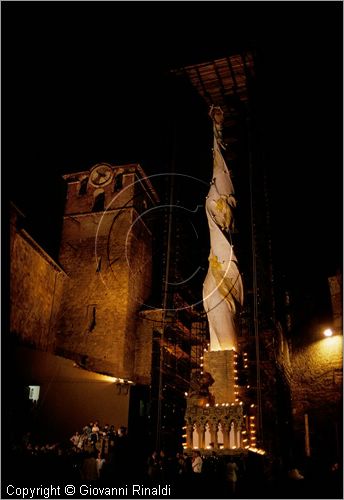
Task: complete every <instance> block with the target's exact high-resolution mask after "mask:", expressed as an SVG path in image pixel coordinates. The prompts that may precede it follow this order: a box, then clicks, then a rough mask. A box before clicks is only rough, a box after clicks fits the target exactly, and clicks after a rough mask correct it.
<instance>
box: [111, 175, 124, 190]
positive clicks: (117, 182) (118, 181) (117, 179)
mask: <svg viewBox="0 0 344 500" xmlns="http://www.w3.org/2000/svg"><path fill="white" fill-rule="evenodd" d="M122 187H123V174H122V173H120V174H117V175H116V177H115V183H114V187H113V191H114V193H117V192H118V191H120V190H121V189H122Z"/></svg>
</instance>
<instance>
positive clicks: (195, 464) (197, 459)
mask: <svg viewBox="0 0 344 500" xmlns="http://www.w3.org/2000/svg"><path fill="white" fill-rule="evenodd" d="M202 465H203V460H202V457H201V453H200V452H199V450H194V451H193V453H192V472H193V473H194V474H201V472H202Z"/></svg>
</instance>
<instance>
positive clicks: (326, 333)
mask: <svg viewBox="0 0 344 500" xmlns="http://www.w3.org/2000/svg"><path fill="white" fill-rule="evenodd" d="M324 335H325V337H332V335H333V331H332V330H331V328H326V330H324Z"/></svg>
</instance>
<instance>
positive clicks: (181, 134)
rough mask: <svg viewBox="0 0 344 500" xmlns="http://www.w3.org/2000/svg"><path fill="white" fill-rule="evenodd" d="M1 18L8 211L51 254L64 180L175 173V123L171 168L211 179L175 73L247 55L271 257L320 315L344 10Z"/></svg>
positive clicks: (252, 7)
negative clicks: (90, 174)
mask: <svg viewBox="0 0 344 500" xmlns="http://www.w3.org/2000/svg"><path fill="white" fill-rule="evenodd" d="M1 7H2V61H3V67H2V75H3V78H2V82H3V86H2V92H3V93H2V106H3V121H2V129H3V138H2V152H3V159H2V188H3V191H2V193H3V200H4V202H5V203H6V202H7V201H8V199H10V198H11V199H12V200H13V201H14V202H15V203H16V204H17V206H18V207H19V208H20V209H21V210H22V211H23V212H24V213H25V214H26V216H27V220H28V225H29V227H31V230H32V232H33V234H34V235H35V237H36V238H37V239H38V240H39V241H40V242H41V243H42V244H43V246H45V248H48V250H49V251H50V252H51V253H52V254H54V251H55V250H54V249H55V248H56V246H57V242H58V235H59V231H60V221H61V214H62V210H63V200H62V199H61V193H63V183H62V181H61V175H62V174H64V173H68V172H73V171H80V170H87V169H89V168H91V167H92V166H93V165H94V164H96V163H99V162H109V163H112V164H123V163H130V162H139V163H140V164H141V165H142V166H143V168H144V170H145V171H146V173H147V174H148V175H151V174H154V173H161V172H167V171H169V170H170V169H171V154H172V153H171V150H172V149H171V148H172V146H171V131H172V125H171V124H172V121H173V120H172V118H171V117H172V115H174V114H175V113H177V116H178V120H179V121H178V124H179V125H178V131H177V139H178V141H179V144H180V146H179V154H178V155H177V160H176V161H175V164H174V168H175V170H176V171H177V172H188V171H189V170H190V172H193V173H195V172H196V171H197V169H199V170H201V172H200V171H198V173H199V175H200V177H201V178H203V179H207V176H208V175H209V171H210V169H211V165H208V162H209V159H210V161H211V155H210V152H209V145H210V144H211V137H208V134H209V131H210V132H211V128H210V127H209V122H208V118H207V114H206V113H207V109H206V107H205V106H204V104H202V103H201V102H200V98H199V97H198V96H195V95H193V93H192V92H191V91H190V89H188V88H184V87H183V85H182V84H181V83H180V82H176V81H174V80H173V79H172V80H171V77H169V76H168V73H169V70H171V69H173V68H178V67H181V66H183V65H188V64H194V63H198V62H206V61H207V60H209V59H211V58H220V57H223V56H226V55H231V54H234V53H236V51H243V50H253V51H255V53H256V56H257V61H258V63H259V68H258V69H259V85H258V87H257V88H258V91H259V92H258V100H259V103H260V108H261V109H263V110H264V113H263V114H262V115H261V117H260V137H261V144H260V149H261V154H262V159H263V161H264V162H265V163H266V166H267V169H268V171H269V173H270V184H271V192H270V198H271V202H272V214H273V223H274V226H275V229H274V233H275V234H274V237H275V243H274V245H275V251H276V252H277V254H278V255H279V258H280V260H281V261H282V263H283V267H284V268H285V273H286V274H287V281H288V282H289V283H290V284H291V288H292V289H294V290H295V293H296V292H298V293H296V296H297V295H298V300H299V301H300V307H301V308H302V307H303V304H306V302H308V303H309V302H311V303H312V307H313V310H314V311H315V312H319V311H320V313H319V314H320V316H321V315H322V314H323V313H324V314H325V315H326V311H327V309H326V308H327V307H328V304H326V303H325V302H326V300H325V302H323V297H325V296H326V293H327V292H326V290H325V289H326V286H327V285H326V278H327V277H328V276H331V275H333V274H335V272H336V270H337V269H342V227H343V224H342V88H343V85H342V59H343V55H342V3H341V2H266V3H265V2H252V3H250V2H231V3H228V2H53V3H50V2H36V3H35V2H23V3H21V2H2V5H1ZM258 69H257V70H258ZM182 109H184V112H185V115H184V114H183V113H182V112H181V110H182ZM176 110H177V111H176ZM182 116H185V122H184V123H182V122H181V117H182ZM190 165H191V166H190ZM207 168H208V169H209V171H208V172H207ZM188 169H189V170H188ZM193 196H197V193H194V194H193ZM201 202H202V201H201ZM305 307H306V306H305ZM322 309H323V310H322Z"/></svg>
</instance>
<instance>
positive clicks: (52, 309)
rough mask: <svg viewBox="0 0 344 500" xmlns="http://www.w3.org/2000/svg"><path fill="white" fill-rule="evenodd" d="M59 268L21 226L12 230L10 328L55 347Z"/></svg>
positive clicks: (29, 340)
mask: <svg viewBox="0 0 344 500" xmlns="http://www.w3.org/2000/svg"><path fill="white" fill-rule="evenodd" d="M65 279H66V277H65V274H64V273H63V271H62V269H61V268H59V266H57V265H56V263H55V262H54V261H53V259H51V258H50V257H49V256H48V255H47V254H46V253H45V252H44V250H43V249H42V248H41V247H40V246H39V245H38V244H37V243H36V242H35V241H34V240H33V239H32V238H31V237H30V235H29V234H28V233H27V232H26V231H25V230H23V229H21V230H19V231H17V230H16V229H15V225H13V226H12V230H11V262H10V280H11V283H10V330H11V332H12V334H17V335H18V336H19V338H20V339H21V340H22V341H23V342H24V343H26V344H30V345H33V346H35V347H36V348H38V349H41V350H45V351H53V350H54V348H55V332H56V325H57V316H58V310H59V307H60V302H61V296H62V288H63V282H64V280H65Z"/></svg>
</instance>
